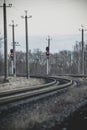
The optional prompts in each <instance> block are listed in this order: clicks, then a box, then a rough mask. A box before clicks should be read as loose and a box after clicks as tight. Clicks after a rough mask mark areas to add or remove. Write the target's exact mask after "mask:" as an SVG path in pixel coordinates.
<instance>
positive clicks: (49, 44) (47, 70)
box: [46, 36, 52, 75]
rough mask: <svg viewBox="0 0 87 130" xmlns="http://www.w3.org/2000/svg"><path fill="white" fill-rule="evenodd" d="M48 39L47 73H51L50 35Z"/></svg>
mask: <svg viewBox="0 0 87 130" xmlns="http://www.w3.org/2000/svg"><path fill="white" fill-rule="evenodd" d="M46 40H47V41H48V46H47V47H46V56H47V75H48V74H49V56H50V40H52V39H51V38H50V36H48V38H47V39H46Z"/></svg>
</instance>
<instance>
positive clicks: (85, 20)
mask: <svg viewBox="0 0 87 130" xmlns="http://www.w3.org/2000/svg"><path fill="white" fill-rule="evenodd" d="M6 3H7V5H8V4H9V3H12V5H13V7H12V8H8V9H7V20H8V25H9V24H11V20H14V21H15V23H16V24H18V27H16V28H15V39H16V41H19V42H20V44H21V46H20V47H17V49H18V48H19V50H20V49H23V48H25V26H24V19H21V17H20V16H22V15H25V13H24V10H28V15H32V18H31V19H28V29H29V30H28V31H29V44H30V45H29V47H30V49H34V48H39V49H41V50H43V51H45V46H46V45H47V41H46V38H47V36H48V35H50V36H51V37H52V41H51V50H52V52H57V51H59V50H63V49H72V46H73V45H74V44H75V41H76V40H77V41H80V40H81V38H80V37H81V35H80V33H81V32H79V31H78V29H79V28H80V26H81V24H83V25H84V26H85V27H87V14H86V12H87V0H6ZM2 4H3V0H0V5H2ZM2 14H3V10H2V8H0V32H1V34H2V35H3V15H2ZM86 34H87V32H86ZM86 34H85V37H86V38H85V40H86V41H87V35H86ZM11 40H12V38H11V27H9V26H8V42H9V44H10V42H11Z"/></svg>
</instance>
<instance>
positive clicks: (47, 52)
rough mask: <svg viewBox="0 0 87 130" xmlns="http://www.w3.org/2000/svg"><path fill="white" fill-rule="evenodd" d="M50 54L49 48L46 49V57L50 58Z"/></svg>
mask: <svg viewBox="0 0 87 130" xmlns="http://www.w3.org/2000/svg"><path fill="white" fill-rule="evenodd" d="M49 55H50V53H49V46H47V47H46V56H47V57H49Z"/></svg>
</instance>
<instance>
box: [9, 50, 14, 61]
mask: <svg viewBox="0 0 87 130" xmlns="http://www.w3.org/2000/svg"><path fill="white" fill-rule="evenodd" d="M10 53H11V54H10V58H11V60H13V57H14V55H13V49H11V50H10Z"/></svg>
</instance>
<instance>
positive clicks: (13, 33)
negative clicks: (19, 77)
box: [9, 20, 18, 76]
mask: <svg viewBox="0 0 87 130" xmlns="http://www.w3.org/2000/svg"><path fill="white" fill-rule="evenodd" d="M9 26H11V27H12V43H13V65H12V66H13V76H16V52H15V44H16V42H15V32H14V28H15V27H17V26H18V25H17V24H15V25H14V20H12V25H11V24H10V25H9Z"/></svg>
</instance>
